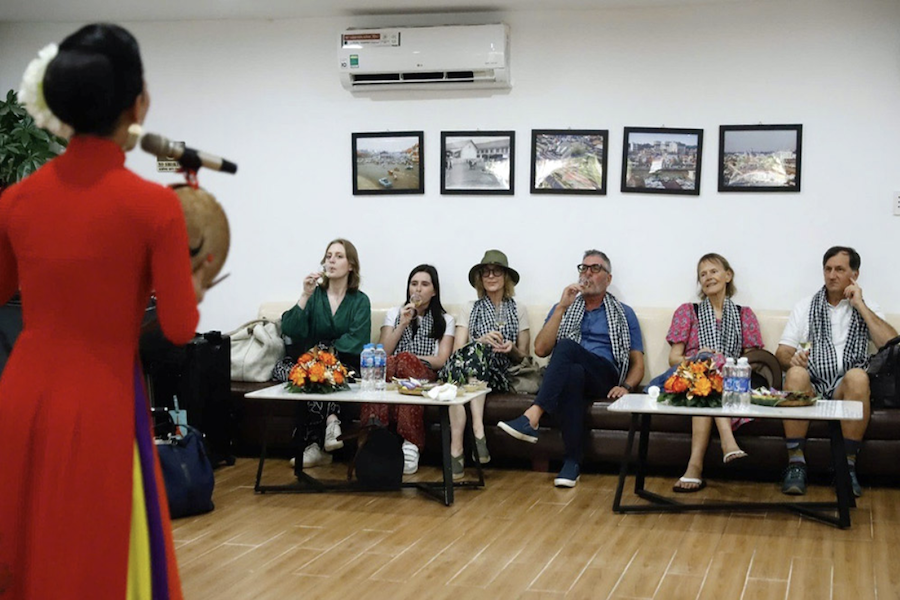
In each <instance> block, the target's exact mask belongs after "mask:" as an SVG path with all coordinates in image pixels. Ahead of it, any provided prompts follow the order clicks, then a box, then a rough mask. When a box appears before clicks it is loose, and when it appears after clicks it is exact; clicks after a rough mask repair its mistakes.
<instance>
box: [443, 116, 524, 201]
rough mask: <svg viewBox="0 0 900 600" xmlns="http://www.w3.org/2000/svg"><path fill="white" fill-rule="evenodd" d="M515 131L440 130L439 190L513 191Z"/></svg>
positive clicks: (495, 192) (496, 192) (469, 191)
mask: <svg viewBox="0 0 900 600" xmlns="http://www.w3.org/2000/svg"><path fill="white" fill-rule="evenodd" d="M515 156H516V132H515V131H442V132H441V157H443V160H444V164H443V165H442V166H441V193H442V194H479V195H480V194H492V195H493V194H501V195H508V196H512V195H513V193H514V192H515Z"/></svg>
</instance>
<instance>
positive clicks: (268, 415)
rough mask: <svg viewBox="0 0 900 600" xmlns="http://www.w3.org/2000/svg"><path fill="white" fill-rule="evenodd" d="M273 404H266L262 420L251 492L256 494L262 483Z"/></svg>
mask: <svg viewBox="0 0 900 600" xmlns="http://www.w3.org/2000/svg"><path fill="white" fill-rule="evenodd" d="M273 404H274V402H266V412H265V417H264V418H263V435H262V448H260V450H259V466H258V467H257V468H256V485H254V486H253V490H254V491H255V492H257V493H261V492H262V490H261V489H260V481H262V474H263V465H265V464H266V448H267V447H268V444H269V421H271V420H272V405H273Z"/></svg>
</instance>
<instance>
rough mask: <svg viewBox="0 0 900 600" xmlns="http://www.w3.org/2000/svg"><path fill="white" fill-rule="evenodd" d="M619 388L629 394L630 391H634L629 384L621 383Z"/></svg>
mask: <svg viewBox="0 0 900 600" xmlns="http://www.w3.org/2000/svg"><path fill="white" fill-rule="evenodd" d="M621 387H623V388H625V389H626V390H628V391H629V392H630V391H632V390H633V389H634V386H633V385H631V384H630V383H623V384H622V386H621Z"/></svg>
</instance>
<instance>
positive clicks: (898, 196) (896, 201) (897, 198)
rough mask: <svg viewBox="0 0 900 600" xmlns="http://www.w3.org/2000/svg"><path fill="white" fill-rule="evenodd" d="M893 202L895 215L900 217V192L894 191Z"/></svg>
mask: <svg viewBox="0 0 900 600" xmlns="http://www.w3.org/2000/svg"><path fill="white" fill-rule="evenodd" d="M891 204H892V205H893V207H894V216H895V217H900V192H894V195H893V197H892V198H891Z"/></svg>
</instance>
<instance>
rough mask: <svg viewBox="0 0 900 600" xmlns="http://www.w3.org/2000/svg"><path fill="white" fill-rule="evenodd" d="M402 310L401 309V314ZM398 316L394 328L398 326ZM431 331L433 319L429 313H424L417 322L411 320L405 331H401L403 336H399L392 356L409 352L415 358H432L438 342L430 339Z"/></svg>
mask: <svg viewBox="0 0 900 600" xmlns="http://www.w3.org/2000/svg"><path fill="white" fill-rule="evenodd" d="M402 310H403V309H402V308H401V313H402ZM400 316H401V315H399V314H398V315H397V319H396V320H395V321H394V327H397V326H399V325H400ZM417 323H418V324H417ZM433 329H434V317H432V316H431V312H430V311H426V313H425V315H424V316H422V317H420V318H418V320H417V319H416V318H413V320H412V321H411V322H410V324H409V325H407V327H406V329H404V330H403V335H401V336H400V341H399V342H397V347H396V348H395V349H394V354H400V353H401V352H411V353H413V354H415V355H416V356H433V355H434V354H436V353H437V344H438V340H436V339H434V338H433V337H431V332H432V330H433Z"/></svg>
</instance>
